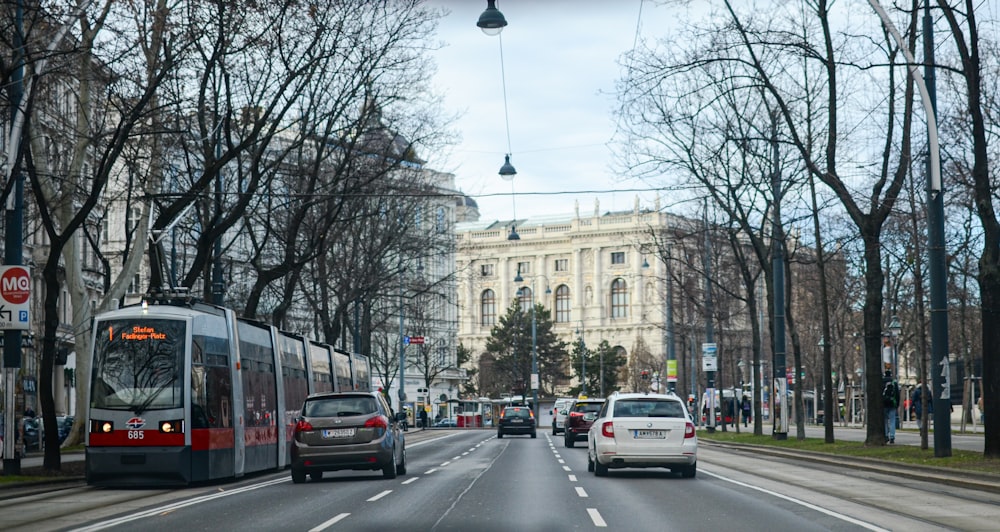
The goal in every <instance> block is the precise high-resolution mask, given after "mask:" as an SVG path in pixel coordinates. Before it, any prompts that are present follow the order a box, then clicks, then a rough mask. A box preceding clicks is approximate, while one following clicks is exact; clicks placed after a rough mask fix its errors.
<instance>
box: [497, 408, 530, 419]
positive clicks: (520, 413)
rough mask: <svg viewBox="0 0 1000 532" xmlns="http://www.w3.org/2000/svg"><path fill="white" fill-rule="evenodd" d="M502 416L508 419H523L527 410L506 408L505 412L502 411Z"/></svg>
mask: <svg viewBox="0 0 1000 532" xmlns="http://www.w3.org/2000/svg"><path fill="white" fill-rule="evenodd" d="M503 416H504V417H508V418H510V417H523V418H526V417H528V409H527V408H508V409H507V410H505V411H504V413H503Z"/></svg>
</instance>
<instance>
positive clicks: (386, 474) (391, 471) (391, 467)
mask: <svg viewBox="0 0 1000 532" xmlns="http://www.w3.org/2000/svg"><path fill="white" fill-rule="evenodd" d="M382 478H387V479H393V478H396V449H393V450H392V458H390V459H389V461H388V462H386V463H385V465H384V466H382Z"/></svg>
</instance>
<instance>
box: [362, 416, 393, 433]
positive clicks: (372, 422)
mask: <svg viewBox="0 0 1000 532" xmlns="http://www.w3.org/2000/svg"><path fill="white" fill-rule="evenodd" d="M365 428H367V429H372V428H374V429H383V430H387V429H388V428H389V420H388V419H386V417H385V416H375V417H373V418H370V419H369V420H368V421H365Z"/></svg>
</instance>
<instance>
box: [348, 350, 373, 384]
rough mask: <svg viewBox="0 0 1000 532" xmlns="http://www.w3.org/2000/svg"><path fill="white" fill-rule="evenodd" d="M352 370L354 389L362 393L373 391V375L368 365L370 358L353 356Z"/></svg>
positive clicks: (353, 354)
mask: <svg viewBox="0 0 1000 532" xmlns="http://www.w3.org/2000/svg"><path fill="white" fill-rule="evenodd" d="M351 369H352V370H353V371H352V373H353V378H354V389H355V390H360V391H365V392H368V391H371V389H372V374H371V368H370V367H369V365H368V357H366V356H364V355H361V354H358V353H352V354H351Z"/></svg>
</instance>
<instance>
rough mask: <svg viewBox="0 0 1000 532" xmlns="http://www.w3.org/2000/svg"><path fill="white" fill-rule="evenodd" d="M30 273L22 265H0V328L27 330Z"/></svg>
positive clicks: (29, 304) (29, 303) (29, 302)
mask: <svg viewBox="0 0 1000 532" xmlns="http://www.w3.org/2000/svg"><path fill="white" fill-rule="evenodd" d="M30 306H31V273H30V272H29V271H28V268H26V267H24V266H0V329H2V330H21V331H26V330H28V321H29V320H28V311H29V308H30Z"/></svg>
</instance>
